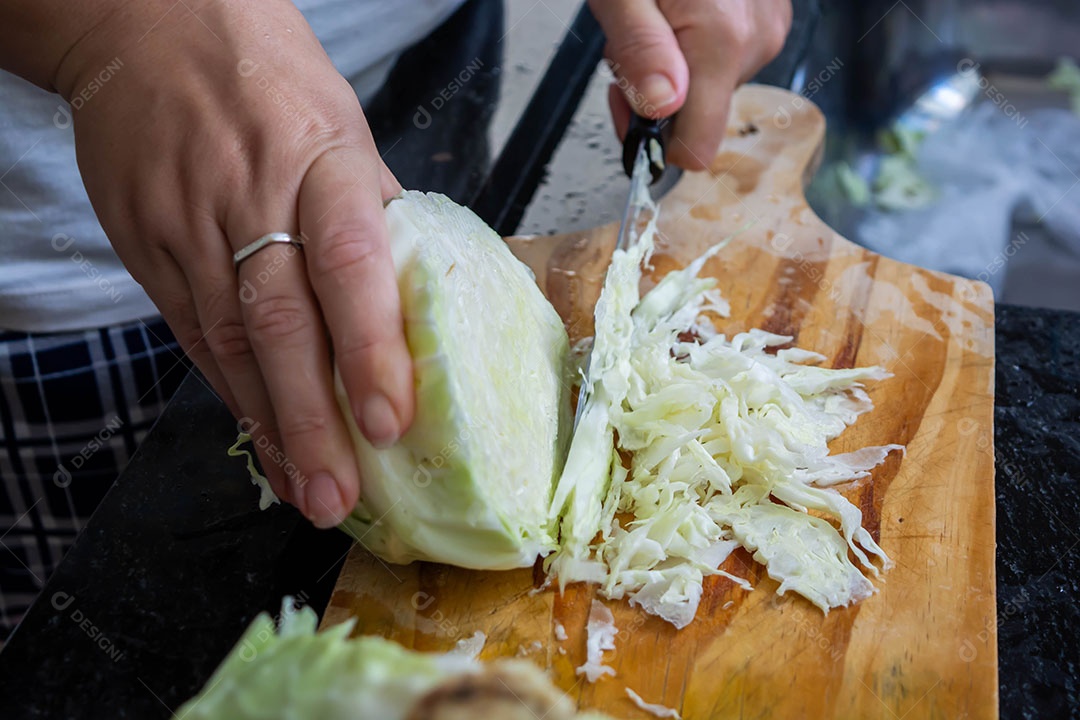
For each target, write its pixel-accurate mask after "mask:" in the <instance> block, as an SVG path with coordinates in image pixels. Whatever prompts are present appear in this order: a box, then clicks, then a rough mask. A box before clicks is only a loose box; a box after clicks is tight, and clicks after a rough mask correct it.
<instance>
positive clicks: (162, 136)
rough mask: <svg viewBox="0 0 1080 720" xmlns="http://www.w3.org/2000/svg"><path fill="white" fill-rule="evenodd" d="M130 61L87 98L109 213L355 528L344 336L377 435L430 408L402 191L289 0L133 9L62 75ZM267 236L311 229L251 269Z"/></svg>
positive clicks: (220, 382)
mask: <svg viewBox="0 0 1080 720" xmlns="http://www.w3.org/2000/svg"><path fill="white" fill-rule="evenodd" d="M114 57H117V58H119V59H120V60H121V61H122V62H123V66H122V67H121V68H120V69H119V70H118V71H117V72H116V73H115V75H114V77H112V78H111V79H110V80H109V81H108V83H107V84H103V85H101V87H100V90H99V91H98V92H97V93H96V94H94V95H93V96H92V97H90V98H89V100H87V101H86V102H85V103H83V105H82V107H81V108H80V109H79V110H77V111H76V112H74V113H73V114H74V126H75V138H76V148H77V151H78V159H79V166H80V168H81V170H82V175H83V180H84V182H85V184H86V189H87V192H88V193H89V196H90V199H91V201H92V203H93V205H94V209H95V210H96V212H97V214H98V218H99V219H100V221H101V225H102V227H103V228H104V229H105V232H106V233H107V235H108V236H109V239H110V241H111V242H112V244H113V246H114V247H115V249H116V252H117V253H118V254H119V256H120V258H121V259H122V260H123V262H124V264H125V265H126V266H127V268H128V270H129V271H130V272H131V274H132V276H133V277H134V278H135V279H136V280H137V281H138V282H139V283H140V284H142V286H143V287H144V288H145V289H146V291H147V293H148V294H149V295H150V297H151V298H152V299H153V301H154V303H155V304H156V305H157V307H158V308H159V309H160V311H161V313H162V315H163V316H164V317H165V320H166V321H167V322H168V323H169V325H170V327H171V328H172V329H173V331H174V332H175V334H176V337H177V339H178V340H179V342H180V344H181V346H182V347H183V348H184V351H185V352H187V353H188V354H189V355H190V356H191V358H192V359H193V360H194V361H195V363H196V364H197V365H198V367H199V369H200V370H202V372H203V374H204V375H205V376H206V377H207V379H209V381H210V382H211V383H212V384H213V386H214V388H215V390H216V391H217V392H218V394H219V395H220V396H221V398H222V400H224V402H225V403H226V404H227V405H228V406H229V408H230V410H232V412H233V413H234V414H235V415H236V416H237V417H238V418H248V419H249V420H250V422H249V424H248V427H253V428H254V429H255V433H254V434H255V437H256V440H257V442H256V448H257V451H258V455H259V458H260V461H261V464H262V466H263V469H264V471H265V472H266V473H267V476H268V477H269V479H270V483H271V485H272V486H273V488H274V491H275V492H276V493H277V494H278V496H279V497H281V498H282V499H284V500H287V501H290V502H292V503H293V504H295V505H296V506H297V507H299V508H300V510H301V511H302V512H303V513H304V514H305V515H306V516H307V517H308V518H310V519H311V520H312V521H313V522H315V523H316V524H317V525H319V526H320V527H330V526H333V525H336V524H338V523H339V522H340V521H341V520H342V518H343V517H344V516H345V515H346V514H347V513H348V512H349V511H350V510H351V509H352V507H353V506H354V505H355V503H356V501H357V497H358V494H359V487H360V478H359V477H358V471H357V468H356V463H355V459H354V453H353V448H352V442H351V440H350V438H349V435H348V432H347V429H346V426H345V423H344V422H343V420H342V418H341V415H340V411H339V409H338V406H337V404H336V401H335V397H334V387H333V379H332V365H331V354H330V344H329V342H328V338H327V336H328V335H329V339H330V340H332V343H333V352H334V360H335V361H336V363H337V365H338V367H339V368H340V372H341V376H342V379H343V381H344V385H345V388H346V391H347V393H348V396H349V401H350V404H351V407H352V412H353V415H354V416H355V418H356V421H357V423H358V425H359V426H360V428H361V429H362V431H363V432H364V434H365V435H366V437H367V438H368V439H369V440H370V441H371V442H372V443H374V444H375V445H378V446H386V445H388V444H392V443H393V442H395V441H396V440H397V438H399V437H400V436H401V434H402V433H403V432H405V430H406V429H407V428H408V427H409V424H410V423H411V422H412V415H413V402H414V398H413V377H412V362H411V358H410V356H409V352H408V348H407V347H406V344H405V337H404V331H403V326H402V318H401V310H400V303H399V297H398V290H397V281H396V275H395V272H394V267H393V263H392V261H391V257H390V251H389V244H388V238H387V229H386V223H385V216H384V211H383V202H384V201H385V200H387V199H388V198H390V197H392V196H393V195H395V194H397V193H398V192H400V190H401V187H400V185H399V184H398V183H397V181H396V180H395V179H394V177H393V175H392V174H391V173H390V172H389V170H388V169H387V168H386V166H385V165H384V164H383V163H382V160H381V159H380V158H379V155H378V152H377V151H376V148H375V144H374V141H373V140H372V137H371V134H370V132H369V130H368V127H367V125H366V123H365V120H364V116H363V113H362V111H361V109H360V105H359V103H358V101H357V99H356V95H355V94H354V92H353V90H352V88H351V87H350V86H349V84H348V83H347V82H346V81H345V80H344V79H343V78H342V77H341V75H340V74H339V73H338V72H337V71H336V70H335V69H334V66H333V65H332V64H331V62H330V60H329V58H328V57H327V56H326V54H325V52H324V51H323V49H322V47H321V45H320V44H319V41H318V40H317V39H316V37H315V35H314V34H313V33H312V31H311V29H310V28H309V27H308V25H307V23H306V22H305V20H304V18H303V16H302V15H301V14H300V12H299V11H298V10H297V9H296V8H295V7H294V6H293V4H292V3H291V2H290V1H289V0H230V1H229V2H211V3H203V4H201V5H200V4H198V3H193V2H188V3H180V4H179V5H174V6H172V7H171V8H170V6H169V3H157V2H145V3H132V4H129V5H124V6H123V7H122V8H121V9H120V10H117V11H115V12H113V13H111V15H110V16H109V17H108V18H106V20H105V22H102V23H100V24H99V25H97V26H96V27H95V28H94V29H93V30H91V32H90V33H88V34H87V35H85V36H84V37H83V38H82V39H81V40H80V41H79V42H78V43H76V45H75V46H74V47H73V48H72V49H71V50H70V51H69V52H68V53H67V55H66V57H65V59H64V60H63V62H62V63H61V64H60V67H59V70H58V72H57V75H56V78H55V80H54V82H55V85H56V87H57V88H59V89H60V91H61V93H62V94H64V95H65V97H68V98H70V97H72V96H73V95H75V94H78V93H79V92H80V91H81V90H82V89H83V88H85V87H87V86H88V85H89V84H90V83H91V82H92V79H93V78H94V77H95V76H96V75H97V74H98V73H100V72H101V70H102V68H103V67H104V66H105V64H106V63H108V62H109V61H110V60H112V59H113V58H114ZM268 232H288V233H293V234H299V233H303V234H304V236H305V238H306V243H307V244H306V247H305V248H304V250H303V251H300V252H297V251H295V250H293V249H292V248H291V246H288V245H273V246H271V247H269V248H267V249H264V250H262V251H260V252H258V253H257V254H255V255H253V256H252V257H250V258H249V259H247V260H245V261H244V262H243V263H242V264H241V266H240V267H239V269H238V271H237V269H234V268H233V263H232V254H233V253H234V252H235V251H236V250H239V249H240V248H241V247H243V246H245V245H247V244H249V243H251V242H252V241H254V240H255V239H257V238H259V237H260V236H262V235H264V234H266V233H268ZM242 289H243V290H244V293H241V290H242ZM242 298H243V300H244V301H242ZM222 443H223V445H222V447H223V448H224V447H225V446H227V444H228V439H227V438H222Z"/></svg>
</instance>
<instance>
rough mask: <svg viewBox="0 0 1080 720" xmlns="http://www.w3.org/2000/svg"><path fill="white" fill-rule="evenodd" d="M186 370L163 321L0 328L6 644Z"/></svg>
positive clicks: (0, 534)
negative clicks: (72, 328)
mask: <svg viewBox="0 0 1080 720" xmlns="http://www.w3.org/2000/svg"><path fill="white" fill-rule="evenodd" d="M189 366H190V365H189V362H188V361H187V359H186V358H185V357H184V355H183V353H182V351H181V350H180V347H179V345H178V344H177V342H176V340H175V338H173V335H172V333H171V332H170V331H169V328H168V326H166V325H165V323H164V321H163V320H161V319H160V318H150V319H146V320H137V321H135V322H132V323H126V324H123V325H115V326H111V327H106V328H98V329H93V330H84V331H79V332H71V333H48V334H28V333H22V332H5V331H0V643H2V642H3V639H4V638H6V637H7V635H8V634H9V633H10V631H11V630H12V629H14V627H15V625H16V624H17V623H18V622H19V620H20V619H21V617H22V615H23V614H24V613H25V611H26V609H27V608H28V607H29V605H30V603H31V602H33V600H34V598H35V597H36V596H37V594H38V592H39V591H40V590H41V588H42V586H43V585H44V583H45V581H46V580H47V579H48V577H49V575H50V574H51V573H52V571H53V568H55V567H56V565H57V564H58V563H59V562H60V559H61V558H62V557H63V556H64V553H65V552H66V551H67V549H68V548H69V547H70V546H71V543H72V542H73V541H74V539H75V536H76V534H78V532H79V531H80V530H81V529H82V527H83V525H84V524H85V523H86V520H87V518H89V517H90V514H91V513H92V512H93V511H94V508H96V507H97V505H98V503H99V502H100V501H101V498H102V497H103V496H104V495H105V492H106V491H107V490H108V489H109V487H110V486H111V485H112V483H113V481H114V480H115V479H116V476H117V474H118V473H119V472H120V471H121V470H123V468H124V466H125V465H126V464H127V462H128V459H129V458H130V457H131V456H132V454H133V453H134V452H135V449H136V447H138V445H139V443H140V442H141V441H142V439H143V437H144V436H145V435H146V432H147V431H148V430H149V429H150V426H151V425H153V423H154V421H155V420H156V419H157V417H158V415H159V414H160V413H161V411H162V409H163V408H164V407H165V403H166V402H168V400H169V398H170V397H172V395H173V393H174V392H175V391H176V388H177V387H178V386H179V384H180V381H181V380H183V378H184V376H185V375H186V373H187V369H188V367H189Z"/></svg>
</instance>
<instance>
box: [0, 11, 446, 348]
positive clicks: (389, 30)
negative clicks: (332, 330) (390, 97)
mask: <svg viewBox="0 0 1080 720" xmlns="http://www.w3.org/2000/svg"><path fill="white" fill-rule="evenodd" d="M462 2H463V0H409V2H408V3H399V2H393V1H392V0H295V3H296V6H297V7H298V8H299V9H300V10H301V12H303V14H304V16H305V17H306V18H307V20H308V22H309V23H310V24H311V27H312V29H313V30H314V31H315V34H316V35H317V36H318V38H319V40H320V41H321V42H322V44H323V47H324V48H325V49H326V52H327V54H328V55H329V56H330V59H331V60H332V61H333V62H334V65H335V66H336V67H337V69H338V71H339V72H341V74H342V75H344V76H345V77H346V78H348V79H349V81H350V83H352V85H353V88H354V89H355V90H356V92H357V95H358V96H359V97H360V99H361V102H363V101H365V100H367V99H370V97H371V96H372V95H373V94H374V93H375V91H376V90H377V89H378V88H379V86H380V85H381V84H382V83H383V81H384V80H385V79H386V75H387V73H388V72H389V71H390V68H391V66H392V65H393V63H394V61H395V60H396V59H397V56H398V55H399V53H400V52H401V51H402V50H404V49H405V48H407V47H409V46H410V45H412V44H413V43H415V42H417V41H418V40H420V39H421V38H423V37H424V36H426V35H427V34H428V33H430V32H431V31H432V30H434V29H435V28H436V27H437V26H438V25H439V24H441V23H442V22H443V21H444V20H445V19H446V18H447V17H449V16H450V14H451V13H453V11H454V10H455V9H457V7H458V6H459V5H460V4H461V3H462ZM119 71H120V70H117V72H119ZM156 314H157V310H156V308H155V307H154V305H153V303H151V302H150V298H149V297H147V295H146V293H145V292H143V290H142V288H141V287H140V286H139V285H138V283H136V282H135V281H134V280H133V279H132V277H131V276H130V275H129V274H128V273H127V271H126V270H125V269H124V267H123V265H122V264H121V263H120V259H119V258H118V257H117V256H116V253H114V252H113V250H112V246H110V245H109V242H108V240H107V239H106V238H105V233H104V232H103V231H102V229H101V226H100V225H99V224H98V222H97V218H96V216H95V215H94V211H93V209H92V208H91V206H90V200H89V199H88V198H87V196H86V191H85V190H84V189H83V185H82V179H81V178H80V176H79V170H78V167H77V165H76V162H75V140H74V135H73V132H72V128H71V110H70V108H69V107H68V105H67V103H65V102H64V101H63V100H61V99H60V97H59V96H57V95H54V94H52V93H49V92H46V91H44V90H42V89H41V88H38V87H37V86H35V85H32V84H30V83H28V82H26V81H25V80H23V79H21V78H19V77H16V76H15V75H12V74H10V73H6V72H3V71H0V329H3V330H22V331H27V332H59V331H65V330H78V329H82V328H92V327H101V326H105V325H111V324H116V323H122V322H128V321H131V320H135V319H136V318H141V317H148V316H152V315H156Z"/></svg>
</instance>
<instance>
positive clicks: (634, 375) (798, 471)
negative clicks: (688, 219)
mask: <svg viewBox="0 0 1080 720" xmlns="http://www.w3.org/2000/svg"><path fill="white" fill-rule="evenodd" d="M655 218H656V215H655V211H654V213H653V218H652V220H651V222H650V224H649V226H648V227H647V228H646V229H645V231H644V232H643V234H642V236H641V237H640V242H639V244H637V245H632V246H631V247H630V248H629V249H628V250H627V252H626V253H625V254H623V255H619V254H618V253H616V257H615V259H614V260H613V262H612V266H611V270H610V271H609V273H608V277H607V280H606V281H605V285H604V289H603V292H602V294H601V297H600V301H599V303H598V306H597V311H596V317H597V324H596V338H595V341H594V350H593V357H592V363H593V365H592V367H591V368H590V373H589V377H588V378H587V381H588V383H589V387H590V393H589V394H588V396H587V398H586V403H587V405H586V407H585V411H584V415H583V418H582V421H581V424H580V425H579V428H578V430H577V431H576V432H575V435H574V438H573V440H572V443H571V450H570V456H569V458H568V460H567V463H566V466H565V468H564V471H563V475H562V477H561V478H560V481H559V486H558V489H557V491H556V494H555V499H556V502H555V504H554V505H553V507H563V510H564V512H563V516H562V525H561V529H562V536H561V542H560V547H559V549H558V550H557V552H556V553H555V555H554V556H553V558H552V559H551V560H550V561H549V569H550V570H551V572H553V573H555V574H556V575H557V577H558V580H559V584H560V587H562V586H565V584H566V583H567V582H573V581H582V580H583V581H590V582H597V583H600V584H601V594H602V595H603V596H604V597H607V598H611V599H618V598H624V597H625V598H629V601H630V602H631V604H635V605H638V606H641V607H642V608H644V609H645V610H646V611H648V612H650V613H652V614H655V615H658V616H660V617H662V618H664V619H665V620H667V621H669V622H671V623H672V624H674V625H675V626H676V627H684V626H686V625H687V624H688V623H689V622H690V621H691V620H692V619H693V617H694V615H695V614H696V612H697V607H698V604H699V602H700V599H701V594H702V585H703V582H704V578H705V577H706V576H709V575H724V576H727V577H729V578H731V579H732V580H734V581H735V582H737V583H738V584H740V585H742V586H743V587H744V588H747V589H749V584H748V583H747V582H746V581H745V580H743V579H741V578H738V577H735V576H732V575H730V574H728V573H727V572H725V571H722V570H719V569H718V567H719V565H721V564H722V563H723V562H724V560H725V559H726V558H727V557H728V555H729V554H730V553H731V552H732V551H733V550H734V549H735V548H736V547H738V546H742V547H744V548H746V549H747V550H748V551H750V552H751V553H753V554H754V557H755V559H756V560H758V561H759V562H762V563H764V564H765V565H766V567H767V570H768V573H769V575H770V576H771V577H773V578H774V579H776V580H778V581H780V583H781V584H780V588H779V590H778V592H779V593H781V594H783V593H785V592H787V591H788V590H793V591H795V592H797V593H799V594H801V595H803V596H804V597H806V598H807V599H809V600H810V601H811V602H813V603H815V604H816V605H818V606H819V607H820V608H821V609H822V610H824V611H826V612H827V611H828V609H829V608H831V607H837V606H842V605H847V604H849V603H851V602H855V601H858V600H860V599H862V598H864V597H867V596H868V595H869V594H871V593H872V592H874V587H873V585H872V584H871V583H870V581H869V580H868V579H867V578H866V576H865V575H864V574H863V571H865V572H868V573H870V574H873V575H876V574H877V573H878V569H877V567H876V566H875V565H874V563H873V559H874V558H877V559H878V560H880V562H881V563H882V565H883V566H886V567H887V566H888V564H889V559H888V557H887V556H886V555H885V553H884V551H883V550H882V549H881V548H880V547H878V545H877V543H876V542H875V541H874V540H873V538H872V537H871V536H870V534H869V533H868V532H867V531H866V530H865V529H864V528H863V527H862V514H861V512H860V511H859V509H858V508H857V507H855V506H854V505H852V504H851V503H850V502H849V501H847V500H846V499H845V498H844V497H843V496H842V495H840V493H838V492H836V491H835V490H833V489H831V488H830V487H828V486H831V485H835V484H837V483H840V482H845V481H848V480H853V479H858V478H864V477H867V476H868V475H869V471H870V469H871V468H873V467H874V466H875V465H877V464H879V463H880V462H882V461H883V460H884V459H885V457H886V456H887V455H888V453H889V452H891V451H893V450H896V449H902V448H901V446H899V445H885V446H880V447H870V448H864V449H862V450H859V451H857V452H853V453H846V454H842V455H830V454H829V448H828V443H829V441H830V440H832V439H833V438H835V437H837V436H838V435H839V434H840V433H841V432H843V430H844V429H845V428H847V427H848V426H849V425H851V424H852V423H853V422H855V420H856V418H858V416H859V415H860V414H861V413H863V412H866V411H867V410H869V409H870V408H871V407H872V405H871V402H870V399H869V397H868V396H867V394H866V392H865V391H864V390H863V383H864V382H867V381H873V380H881V379H884V378H886V377H888V376H889V375H888V373H886V372H885V371H884V370H882V369H881V368H877V367H870V368H853V369H835V370H834V369H829V368H823V367H818V366H816V363H820V362H821V361H823V360H824V359H825V358H824V357H823V356H821V355H819V354H817V353H813V352H809V351H806V350H801V349H797V348H785V347H784V346H786V345H787V344H788V343H790V342H791V340H792V338H790V337H787V336H780V335H775V334H771V333H768V332H765V331H762V330H756V329H754V330H749V331H748V332H743V333H739V334H737V335H735V336H733V337H731V338H728V337H727V336H726V335H722V334H718V333H716V331H715V330H714V329H713V326H712V324H711V321H710V320H709V317H708V315H709V314H711V315H714V316H716V315H719V316H726V315H727V306H726V304H725V303H724V302H723V301H722V299H720V298H719V296H718V295H717V292H716V289H715V287H714V286H715V280H713V279H706V278H701V277H699V274H700V272H701V269H702V267H703V266H704V264H705V262H706V261H707V260H708V259H709V258H710V257H712V256H713V255H715V254H716V253H717V252H718V251H719V250H720V249H721V248H722V247H723V245H724V244H725V243H720V244H718V245H717V246H715V247H713V248H710V249H709V250H708V251H707V252H706V253H705V254H704V255H702V256H701V257H699V258H698V259H697V260H695V261H694V262H692V263H691V264H690V265H689V266H687V267H686V268H684V269H682V270H678V271H674V272H671V273H669V274H668V275H666V276H665V277H664V278H663V279H662V280H661V281H660V282H659V283H658V284H657V285H656V287H654V288H653V289H652V290H651V291H650V292H649V293H648V294H646V295H645V296H644V297H642V298H640V300H639V299H638V295H637V285H638V282H639V280H640V263H641V262H643V261H645V260H647V258H648V255H649V253H650V252H651V249H652V234H653V233H654V232H655ZM688 331H690V332H692V333H693V334H694V335H695V337H694V338H693V339H686V333H687V332H688ZM614 438H617V442H615V441H614ZM575 450H579V451H580V453H577V454H576V453H575ZM624 457H628V458H629V462H628V464H625V463H624V462H623V458H624ZM564 497H566V498H569V502H567V503H566V504H565V506H560V505H559V503H560V501H561V500H562V499H563V498H564ZM808 509H813V510H815V511H817V512H819V513H821V514H823V515H825V516H827V517H830V518H832V519H833V520H834V521H836V522H837V523H838V524H839V526H840V530H839V531H838V530H837V529H836V528H835V527H834V526H833V525H832V524H830V523H829V522H827V521H825V520H823V519H820V518H817V517H814V516H811V515H809V514H807V512H806V511H807V510H808ZM849 551H850V553H851V554H852V555H853V556H854V558H855V560H856V561H857V562H858V566H857V565H855V564H854V563H853V562H852V561H851V560H850V559H849V557H848V553H849ZM860 568H861V569H860Z"/></svg>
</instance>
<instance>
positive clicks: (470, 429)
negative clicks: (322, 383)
mask: <svg viewBox="0 0 1080 720" xmlns="http://www.w3.org/2000/svg"><path fill="white" fill-rule="evenodd" d="M386 218H387V223H388V225H389V230H390V239H391V248H392V252H393V257H394V266H395V268H396V269H397V273H398V284H399V287H400V291H401V302H402V311H403V315H404V320H405V336H406V340H407V342H408V345H409V350H410V353H411V354H412V357H413V361H414V367H415V378H416V417H415V420H414V422H413V424H412V427H411V428H410V429H409V431H408V432H407V433H406V434H405V435H404V436H403V437H402V438H401V440H400V441H399V442H398V443H397V444H395V445H394V446H393V447H391V448H388V449H384V450H380V449H377V448H375V447H373V446H372V445H371V444H370V443H368V442H367V440H366V439H365V438H364V436H363V435H362V434H361V433H360V431H359V429H358V428H357V427H356V424H355V422H353V419H352V417H353V416H352V412H351V411H350V410H349V404H348V400H347V398H346V396H345V392H344V390H343V388H342V386H341V383H340V380H339V382H338V384H337V388H338V400H339V402H340V404H341V409H342V414H343V416H344V417H345V418H346V421H347V423H348V425H349V431H350V432H351V434H352V438H353V441H354V444H355V446H356V459H357V464H358V466H359V469H360V474H361V477H362V478H363V486H362V491H361V502H360V504H358V505H357V506H356V508H355V509H354V510H353V512H352V514H351V515H350V516H349V517H348V518H347V519H346V520H345V522H344V523H343V526H344V528H345V529H346V530H348V531H349V532H351V533H352V534H353V535H354V536H355V537H357V538H359V539H360V540H361V542H362V543H363V544H364V545H365V546H366V547H368V548H370V549H371V550H372V551H374V552H375V553H376V554H378V555H379V556H381V557H383V558H384V559H386V560H388V561H390V562H395V563H407V562H411V561H413V560H433V561H438V562H445V563H450V564H453V565H460V566H463V567H472V568H485V569H503V568H511V567H523V566H527V565H531V564H532V563H533V562H534V561H535V560H536V557H537V556H538V555H544V554H547V553H548V552H550V551H551V550H552V549H553V548H554V546H555V532H556V528H555V523H554V520H553V518H551V516H550V515H549V513H548V509H549V506H550V502H551V493H552V486H553V483H554V481H555V479H556V478H557V477H558V476H559V473H560V471H561V469H562V460H563V458H564V456H565V442H566V440H567V438H568V435H569V423H570V418H569V397H568V396H569V393H568V390H569V388H568V384H569V383H568V377H567V364H568V358H569V344H568V340H567V335H566V330H565V329H564V327H563V324H562V321H561V320H560V319H559V316H558V314H557V313H556V312H555V309H554V308H553V307H552V306H551V304H550V303H549V302H548V301H547V299H546V298H544V296H543V295H542V294H541V292H540V290H539V288H538V287H537V286H536V282H535V280H534V278H533V276H532V274H531V272H530V271H529V269H528V268H527V267H526V266H525V265H524V264H522V263H521V262H520V261H519V260H517V258H515V257H514V256H513V254H511V252H510V250H509V248H507V246H506V244H505V243H504V242H503V241H502V238H500V237H499V236H498V235H497V234H496V233H495V231H494V230H492V229H491V228H489V227H488V226H487V225H486V224H484V222H483V221H482V220H481V219H480V218H478V217H477V216H476V215H475V214H473V213H472V211H470V210H468V209H467V208H463V207H461V206H460V205H457V204H456V203H454V202H452V201H451V200H450V199H449V198H446V197H445V196H442V195H438V194H435V193H429V194H424V193H420V192H413V191H406V192H404V193H402V194H401V195H400V196H398V197H397V198H394V199H393V200H391V201H390V203H389V204H388V205H387V208H386Z"/></svg>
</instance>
